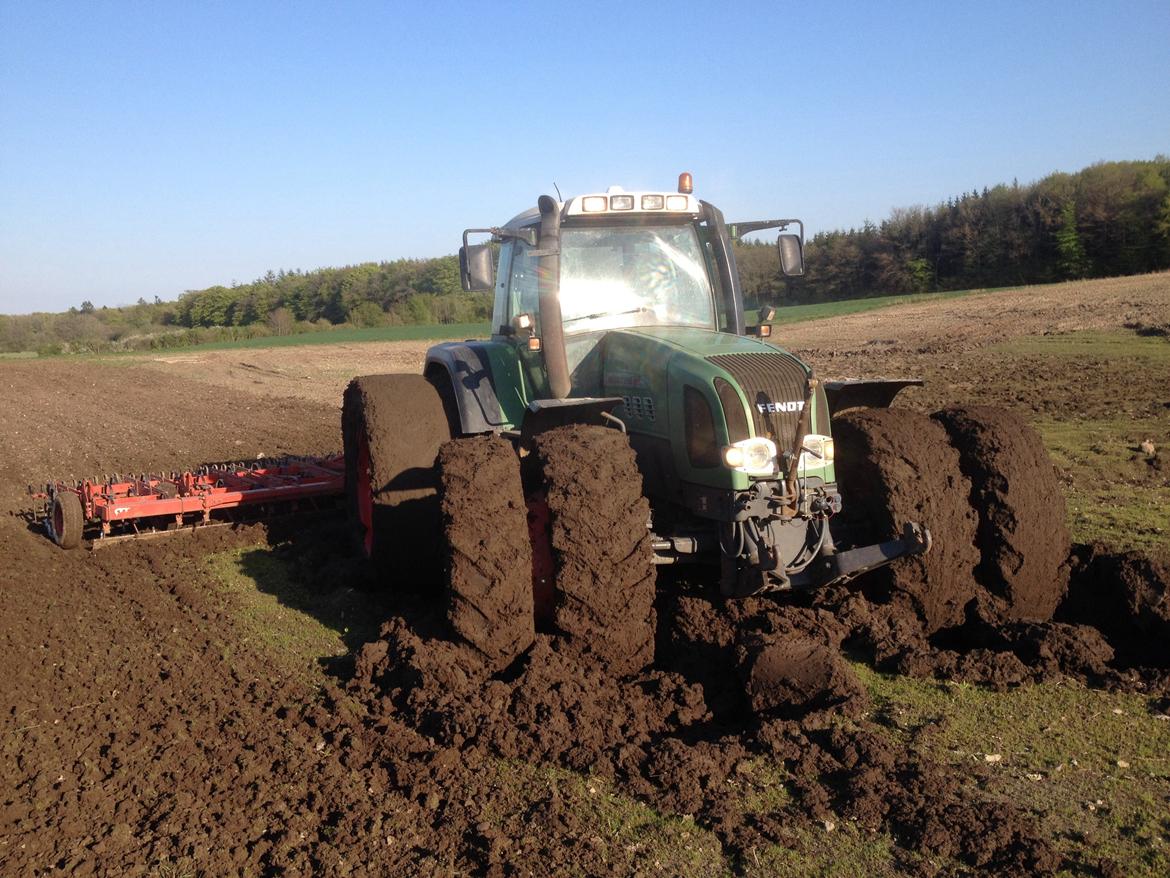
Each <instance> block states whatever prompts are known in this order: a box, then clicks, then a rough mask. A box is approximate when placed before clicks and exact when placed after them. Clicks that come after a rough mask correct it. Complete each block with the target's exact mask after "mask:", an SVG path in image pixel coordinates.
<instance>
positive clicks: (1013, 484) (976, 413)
mask: <svg viewBox="0 0 1170 878" xmlns="http://www.w3.org/2000/svg"><path fill="white" fill-rule="evenodd" d="M933 417H934V418H935V419H936V420H937V421H939V423H941V424H942V425H943V426H944V427H945V428H946V430H947V433H948V434H949V435H950V439H951V443H952V444H953V445H954V446H955V448H957V449H958V451H959V460H960V465H961V466H962V468H963V473H964V475H966V476H967V477H968V478H969V479H970V480H971V487H972V494H971V503H972V505H973V506H974V507H975V510H976V511H977V513H978V515H979V531H978V536H977V544H978V547H979V550H980V552H981V554H982V559H983V560H982V562H981V563H980V565H979V567H978V569H977V570H976V575H977V577H978V579H979V581H980V583H981V584H982V585H983V586H984V587H985V588H987V590H988V591H989V592H990V593H991V594H992V595H994V596H995V598H996V601H995V605H994V607H993V608H991V609H992V610H993V611H994V612H995V615H996V616H997V617H998V618H996V619H995V621H1037V622H1042V621H1047V620H1049V619H1051V618H1052V614H1053V612H1054V611H1055V610H1056V607H1057V605H1058V604H1059V603H1060V601H1061V599H1062V598H1063V597H1064V595H1065V592H1066V590H1067V588H1068V566H1067V564H1066V561H1067V559H1068V555H1069V548H1070V545H1069V535H1068V529H1067V527H1066V526H1065V512H1066V508H1065V501H1064V494H1063V493H1061V490H1060V482H1059V481H1058V479H1057V475H1056V468H1055V467H1054V466H1053V464H1052V460H1051V459H1050V458H1049V457H1048V452H1047V451H1046V450H1045V448H1044V443H1043V440H1041V438H1040V435H1039V434H1038V433H1037V432H1036V431H1035V430H1034V429H1033V428H1032V427H1031V425H1030V424H1028V422H1027V421H1025V420H1024V419H1023V418H1022V417H1020V415H1018V414H1016V413H1015V412H1012V411H1009V410H1007V409H1001V408H996V407H993V406H970V407H955V408H949V409H943V410H942V411H940V412H936V413H935V414H934V415H933Z"/></svg>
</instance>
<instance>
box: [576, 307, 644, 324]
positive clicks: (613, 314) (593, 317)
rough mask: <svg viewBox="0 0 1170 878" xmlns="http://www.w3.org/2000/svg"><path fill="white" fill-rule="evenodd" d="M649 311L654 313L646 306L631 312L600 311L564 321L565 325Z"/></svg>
mask: <svg viewBox="0 0 1170 878" xmlns="http://www.w3.org/2000/svg"><path fill="white" fill-rule="evenodd" d="M643 311H647V312H649V313H651V314H653V313H654V309H653V308H647V307H645V306H643V307H641V308H631V309H630V310H629V311H598V312H597V313H596V314H583V315H581V316H580V317H570V318H569V319H568V320H565V321H562V322H564V323H576V322H577V321H578V320H596V319H597V318H598V317H621V316H622V315H623V314H640V313H642V312H643Z"/></svg>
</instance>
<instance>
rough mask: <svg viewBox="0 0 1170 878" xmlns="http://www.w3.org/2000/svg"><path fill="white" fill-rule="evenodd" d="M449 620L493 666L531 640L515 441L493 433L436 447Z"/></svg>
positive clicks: (528, 568)
mask: <svg viewBox="0 0 1170 878" xmlns="http://www.w3.org/2000/svg"><path fill="white" fill-rule="evenodd" d="M438 468H439V477H440V489H439V496H440V504H439V505H440V509H441V511H442V521H443V535H444V537H445V542H446V560H447V564H446V569H447V620H448V622H449V623H450V625H451V628H452V630H453V631H454V632H455V635H456V636H457V637H458V638H459V639H460V640H462V641H463V642H464V643H467V644H468V645H470V646H471V647H473V648H474V649H475V650H476V651H477V652H478V653H480V655H482V656H483V657H484V659H485V661H486V662H487V663H488V664H489V665H490V666H491V667H492V669H493V670H495V671H501V670H503V669H504V668H506V667H507V666H508V665H509V664H510V663H511V662H512V660H513V659H515V658H516V657H517V656H518V655H520V654H521V653H522V652H523V651H524V650H526V649H528V647H529V646H531V645H532V641H533V638H534V637H535V636H536V635H535V628H534V621H533V609H532V547H531V545H530V543H529V537H528V515H527V508H526V506H525V502H524V490H523V488H522V487H521V484H520V461H519V459H518V458H517V457H516V451H515V449H514V448H513V447H512V444H511V443H510V442H508V441H507V440H505V439H501V438H500V437H499V436H496V435H494V434H487V435H483V436H472V437H469V438H466V439H455V440H453V441H451V442H448V443H446V444H445V445H444V446H443V447H442V449H440V451H439V463H438Z"/></svg>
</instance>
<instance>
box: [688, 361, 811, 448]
mask: <svg viewBox="0 0 1170 878" xmlns="http://www.w3.org/2000/svg"><path fill="white" fill-rule="evenodd" d="M708 359H709V360H710V362H712V363H714V364H715V365H716V366H718V367H719V368H721V369H726V370H727V371H728V372H729V373H730V374H731V377H732V378H733V379H734V380H735V382H736V383H737V384H738V385H739V386H740V388H741V389H742V390H743V394H744V396H746V397H747V400H748V404H749V405H750V406H751V410H752V423H753V424H754V425H755V428H756V435H757V436H766V437H768V438H769V439H771V440H772V441H773V442H775V443H776V446H777V447H778V448H779V449H780V450H781V451H788V450H791V449H792V448H794V447H795V445H796V439H797V436H796V432H797V430H798V429H799V425H800V414H801V409H803V408H804V401H805V399H806V397H807V396H808V380H809V372H808V371H807V370H806V369H805V367H804V366H803V365H802V364H801V363H800V361H799V360H797V359H796V358H795V357H791V356H789V355H788V354H782V353H780V352H776V353H774V354H773V353H758V354H718V355H716V356H714V357H709V358H708ZM810 414H811V413H810Z"/></svg>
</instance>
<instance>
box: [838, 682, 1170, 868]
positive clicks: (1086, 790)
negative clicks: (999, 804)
mask: <svg viewBox="0 0 1170 878" xmlns="http://www.w3.org/2000/svg"><path fill="white" fill-rule="evenodd" d="M854 670H855V671H856V672H857V673H858V675H859V676H860V677H861V679H862V681H863V682H864V683H865V685H866V688H867V689H868V690H869V692H870V695H871V697H872V698H873V700H874V705H875V709H876V711H877V713H878V715H879V716H880V717H882V718H883V720H884V721H885V722H886V723H887V724H888V726H889V727H890V728H891V729H892V730H893V731H894V733H896V734H899V735H902V736H904V738H905V740H907V741H913V746H915V747H916V748H918V749H919V750H921V751H923V752H925V754H926V755H928V756H929V757H930V758H933V759H936V760H939V761H941V762H943V763H945V764H950V765H952V766H954V767H955V769H956V771H961V772H962V773H963V774H971V773H981V774H982V775H983V776H982V778H981V779H980V787H981V790H982V792H983V793H984V794H986V795H988V796H991V797H994V798H998V799H1001V800H1004V801H1011V802H1015V803H1016V804H1018V805H1020V806H1022V807H1023V808H1025V809H1027V810H1029V811H1031V812H1032V813H1033V814H1035V815H1036V817H1037V819H1038V820H1039V821H1040V824H1041V828H1042V830H1043V834H1044V835H1045V836H1046V837H1048V838H1050V839H1051V840H1052V841H1053V843H1054V844H1056V846H1057V847H1058V848H1059V849H1060V850H1061V851H1062V852H1063V853H1065V854H1066V856H1068V857H1070V859H1072V860H1074V861H1079V862H1083V863H1096V862H1098V861H1099V860H1100V859H1101V858H1102V857H1104V858H1108V859H1111V860H1113V861H1115V862H1117V863H1119V864H1121V865H1122V867H1123V869H1124V873H1125V874H1126V875H1133V876H1145V875H1149V876H1155V875H1165V874H1170V722H1167V721H1165V720H1159V719H1158V718H1157V715H1156V714H1154V713H1153V712H1152V711H1151V709H1150V704H1149V702H1148V701H1147V699H1146V698H1145V697H1143V696H1140V695H1131V694H1123V693H1110V692H1104V691H1101V690H1097V689H1088V688H1085V687H1084V686H1081V685H1079V684H1076V683H1071V682H1062V683H1044V684H1039V685H1033V686H1023V687H1020V688H1017V689H1012V690H1009V691H1007V692H991V691H989V690H986V689H982V688H979V687H976V686H971V685H967V684H954V683H941V682H934V681H924V680H914V679H911V678H908V677H899V676H891V675H887V674H880V673H878V672H876V671H874V670H872V669H871V668H869V667H868V666H866V665H864V664H855V665H854ZM915 733H918V734H915ZM988 755H991V756H992V757H993V759H994V757H996V756H998V757H999V758H998V760H994V761H991V762H989V761H987V759H986V757H987V756H988Z"/></svg>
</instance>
